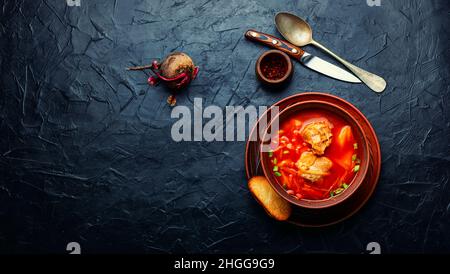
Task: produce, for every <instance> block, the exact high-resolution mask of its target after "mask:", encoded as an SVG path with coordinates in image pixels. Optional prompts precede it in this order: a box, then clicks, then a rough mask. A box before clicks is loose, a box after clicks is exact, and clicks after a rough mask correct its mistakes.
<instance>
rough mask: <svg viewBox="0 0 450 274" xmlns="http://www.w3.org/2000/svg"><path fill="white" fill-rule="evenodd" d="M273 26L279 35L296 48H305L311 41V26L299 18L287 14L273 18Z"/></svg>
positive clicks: (283, 13)
mask: <svg viewBox="0 0 450 274" xmlns="http://www.w3.org/2000/svg"><path fill="white" fill-rule="evenodd" d="M275 25H276V27H277V30H278V32H279V33H281V34H282V35H283V36H284V38H286V39H287V40H289V41H290V42H291V43H292V44H295V45H296V46H300V47H303V46H306V45H308V44H310V43H311V42H312V41H313V37H312V33H313V31H312V28H311V26H310V25H309V24H308V23H307V22H306V21H305V20H302V19H301V18H299V17H297V16H295V15H293V14H291V13H287V12H279V13H278V14H277V15H276V16H275Z"/></svg>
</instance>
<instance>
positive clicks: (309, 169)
mask: <svg viewBox="0 0 450 274" xmlns="http://www.w3.org/2000/svg"><path fill="white" fill-rule="evenodd" d="M296 166H297V167H298V169H299V170H300V176H302V177H303V178H305V179H306V180H309V181H311V182H316V181H318V180H320V179H322V177H323V176H326V175H328V171H329V170H330V169H331V167H332V166H333V162H332V161H331V160H330V159H328V158H327V157H324V156H322V157H317V156H316V155H314V153H312V152H311V151H305V152H303V153H302V155H301V156H300V159H299V160H298V161H297V163H296Z"/></svg>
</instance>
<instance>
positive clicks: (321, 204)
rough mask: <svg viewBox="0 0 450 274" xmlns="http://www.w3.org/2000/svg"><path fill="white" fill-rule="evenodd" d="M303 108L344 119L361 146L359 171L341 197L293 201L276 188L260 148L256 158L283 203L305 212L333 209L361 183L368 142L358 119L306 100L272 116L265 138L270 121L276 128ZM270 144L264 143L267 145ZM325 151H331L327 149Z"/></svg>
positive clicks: (330, 106)
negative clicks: (258, 155)
mask: <svg viewBox="0 0 450 274" xmlns="http://www.w3.org/2000/svg"><path fill="white" fill-rule="evenodd" d="M306 109H319V110H325V111H328V112H331V113H333V114H335V115H338V116H340V117H341V118H342V119H344V120H345V121H346V122H347V123H348V124H349V125H350V126H351V127H352V129H353V134H354V135H355V137H356V139H357V140H359V141H360V142H361V143H360V145H359V149H360V150H361V165H360V170H359V171H358V172H357V173H356V175H355V177H354V178H353V180H352V182H351V183H350V184H349V187H348V188H347V189H346V190H345V191H343V192H342V193H341V194H339V195H337V196H334V197H330V198H327V199H323V200H307V199H297V198H296V197H294V196H292V195H289V194H288V193H287V192H286V190H285V189H284V188H283V187H282V186H281V185H280V183H279V182H278V179H277V177H276V176H275V175H274V173H273V172H272V169H271V168H270V163H269V161H270V157H269V153H268V152H265V151H263V149H262V147H261V149H260V159H261V165H262V169H263V172H264V175H265V176H266V178H267V179H268V181H269V182H270V184H271V185H272V187H273V188H274V189H275V191H276V192H277V193H278V194H279V195H280V196H281V197H283V198H284V199H285V200H287V201H288V202H290V203H291V204H294V205H296V206H299V207H302V208H306V209H324V208H330V207H333V206H336V205H338V204H341V203H343V202H344V201H345V200H347V199H348V198H349V197H350V196H351V195H353V194H354V193H355V192H356V190H357V189H358V188H359V187H360V186H361V184H362V182H363V181H364V179H365V177H366V175H367V170H368V167H369V161H370V155H369V154H370V152H369V147H368V146H369V144H368V140H367V138H366V136H365V133H364V131H363V129H362V127H361V126H360V123H359V121H358V120H356V119H354V118H353V117H352V116H351V115H350V114H349V113H348V112H347V111H346V110H345V109H344V108H341V107H340V106H338V105H336V104H333V103H329V102H325V101H306V102H299V103H296V104H294V105H292V106H289V107H287V108H285V109H284V110H283V111H281V112H280V113H279V114H278V115H277V116H275V117H274V119H273V120H271V122H270V124H269V126H268V127H267V129H266V130H265V133H264V134H265V135H267V134H268V132H270V128H271V126H272V124H273V123H274V121H276V119H278V121H279V125H280V127H281V125H282V124H283V122H284V121H286V120H288V119H289V118H290V117H291V116H292V115H295V114H296V113H298V112H300V111H303V110H306ZM266 138H267V139H266ZM263 140H269V138H268V136H264V138H263ZM269 142H270V141H268V142H266V144H267V143H269ZM328 149H331V147H330V148H328Z"/></svg>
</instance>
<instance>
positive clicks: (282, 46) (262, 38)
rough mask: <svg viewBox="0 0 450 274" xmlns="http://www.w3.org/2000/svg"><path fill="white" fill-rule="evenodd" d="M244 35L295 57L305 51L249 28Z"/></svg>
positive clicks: (298, 57) (297, 57) (300, 55)
mask: <svg viewBox="0 0 450 274" xmlns="http://www.w3.org/2000/svg"><path fill="white" fill-rule="evenodd" d="M245 37H246V38H247V39H249V40H252V41H256V42H260V43H262V44H264V45H266V46H269V47H272V48H274V49H277V50H280V51H282V52H285V53H287V54H288V55H290V56H291V57H293V58H295V59H300V58H301V57H302V56H303V54H304V53H305V52H304V51H303V50H302V49H301V48H299V47H296V46H294V45H292V44H291V43H289V42H286V41H284V40H281V39H279V38H276V37H274V36H272V35H269V34H266V33H262V32H258V31H256V30H252V29H251V30H248V31H246V32H245Z"/></svg>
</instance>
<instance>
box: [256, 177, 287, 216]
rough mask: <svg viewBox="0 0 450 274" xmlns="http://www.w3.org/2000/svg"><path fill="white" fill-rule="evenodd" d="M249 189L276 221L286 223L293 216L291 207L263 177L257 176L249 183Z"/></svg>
mask: <svg viewBox="0 0 450 274" xmlns="http://www.w3.org/2000/svg"><path fill="white" fill-rule="evenodd" d="M248 188H249V189H250V192H251V193H252V194H253V196H254V197H255V198H256V200H257V201H258V202H259V203H260V204H261V205H262V206H263V207H264V209H265V210H266V212H267V213H268V214H269V215H270V216H271V217H273V218H274V219H276V220H279V221H285V220H287V219H288V218H289V216H291V211H292V209H291V205H290V204H289V202H288V201H286V200H284V199H283V198H282V197H281V196H280V195H278V193H276V192H275V190H274V189H273V188H272V186H271V185H270V183H269V182H268V181H267V179H266V178H265V177H263V176H256V177H253V178H251V179H250V181H248Z"/></svg>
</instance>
